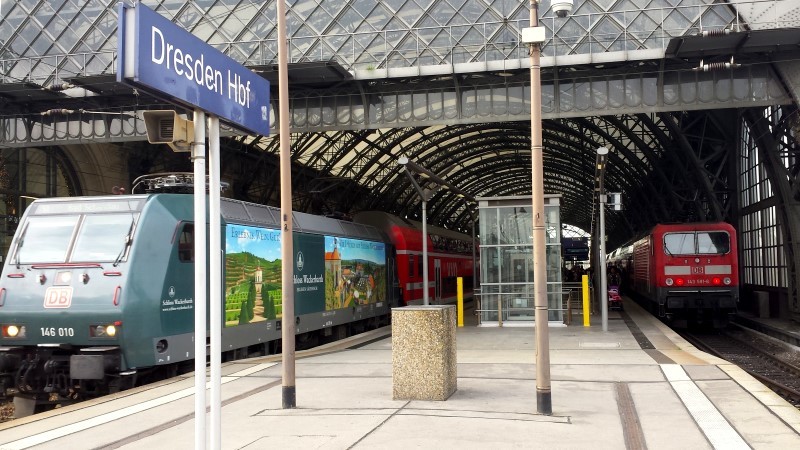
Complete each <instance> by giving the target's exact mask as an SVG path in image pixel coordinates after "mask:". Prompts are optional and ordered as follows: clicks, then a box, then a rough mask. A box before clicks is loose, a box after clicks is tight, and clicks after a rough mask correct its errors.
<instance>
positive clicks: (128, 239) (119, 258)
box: [113, 218, 136, 267]
mask: <svg viewBox="0 0 800 450" xmlns="http://www.w3.org/2000/svg"><path fill="white" fill-rule="evenodd" d="M135 227H136V219H135V218H134V219H131V227H130V228H128V234H126V235H125V245H124V246H123V247H122V251H120V252H119V255H117V259H115V260H114V264H113V266H114V267H117V266H118V265H119V263H120V261H122V257H123V256H125V252H126V251H128V247H130V246H131V242H133V229H134V228H135Z"/></svg>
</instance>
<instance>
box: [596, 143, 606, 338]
mask: <svg viewBox="0 0 800 450" xmlns="http://www.w3.org/2000/svg"><path fill="white" fill-rule="evenodd" d="M607 156H608V149H607V148H606V147H600V148H598V149H597V183H598V190H597V191H598V203H599V205H600V211H599V213H600V231H599V233H598V234H599V236H598V237H597V238H598V241H600V245H599V247H598V248H599V249H600V255H599V256H598V257H597V259H598V260H599V261H598V264H600V280H599V281H600V283H599V286H600V311H601V316H600V317H601V318H602V322H603V331H608V279H607V278H606V277H607V274H606V214H605V212H606V191H605V186H604V179H605V174H606V158H607Z"/></svg>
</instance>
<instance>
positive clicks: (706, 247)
mask: <svg viewBox="0 0 800 450" xmlns="http://www.w3.org/2000/svg"><path fill="white" fill-rule="evenodd" d="M730 251H731V239H730V236H728V233H726V232H724V231H710V232H699V233H697V253H699V254H701V255H724V254H726V253H728V252H730Z"/></svg>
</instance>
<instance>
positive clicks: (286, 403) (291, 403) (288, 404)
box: [281, 386, 297, 409]
mask: <svg viewBox="0 0 800 450" xmlns="http://www.w3.org/2000/svg"><path fill="white" fill-rule="evenodd" d="M296 394H297V392H296V390H295V386H283V390H282V391H281V395H282V397H283V398H282V400H283V409H292V408H296V407H297V396H296Z"/></svg>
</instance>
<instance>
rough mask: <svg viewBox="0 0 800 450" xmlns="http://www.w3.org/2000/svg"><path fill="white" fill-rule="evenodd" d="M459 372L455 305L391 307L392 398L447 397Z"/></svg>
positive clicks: (428, 398)
mask: <svg viewBox="0 0 800 450" xmlns="http://www.w3.org/2000/svg"><path fill="white" fill-rule="evenodd" d="M456 376H457V374H456V307H455V306H454V305H429V306H407V307H404V308H392V399H394V400H447V398H448V397H450V396H451V395H452V394H453V392H455V391H456Z"/></svg>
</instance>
